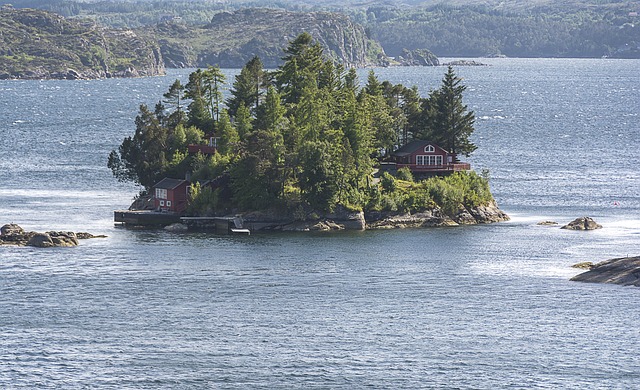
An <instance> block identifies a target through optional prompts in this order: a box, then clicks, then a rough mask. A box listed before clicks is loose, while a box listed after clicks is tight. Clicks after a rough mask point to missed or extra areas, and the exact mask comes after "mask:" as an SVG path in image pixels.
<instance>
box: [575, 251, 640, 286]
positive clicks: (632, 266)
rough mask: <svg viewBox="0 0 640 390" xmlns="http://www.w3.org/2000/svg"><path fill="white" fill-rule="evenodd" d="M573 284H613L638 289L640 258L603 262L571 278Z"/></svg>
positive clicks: (639, 284)
mask: <svg viewBox="0 0 640 390" xmlns="http://www.w3.org/2000/svg"><path fill="white" fill-rule="evenodd" d="M571 280H572V281H575V282H588V283H613V284H619V285H622V286H636V287H640V256H637V257H622V258H618V259H611V260H607V261H603V262H601V263H598V264H596V265H594V266H592V267H591V269H590V270H589V271H587V272H583V273H581V274H579V275H576V276H574V277H573V278H571Z"/></svg>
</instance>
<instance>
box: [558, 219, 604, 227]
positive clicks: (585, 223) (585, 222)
mask: <svg viewBox="0 0 640 390" xmlns="http://www.w3.org/2000/svg"><path fill="white" fill-rule="evenodd" d="M560 229H567V230H595V229H602V225H599V224H597V223H596V221H594V220H593V219H592V218H590V217H581V218H576V219H574V220H573V221H571V222H569V223H568V224H567V225H564V226H563V227H561V228H560Z"/></svg>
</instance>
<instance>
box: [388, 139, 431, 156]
mask: <svg viewBox="0 0 640 390" xmlns="http://www.w3.org/2000/svg"><path fill="white" fill-rule="evenodd" d="M427 145H433V146H435V147H437V148H440V147H439V146H438V145H436V144H434V143H433V142H430V141H425V140H420V139H417V140H414V141H411V142H409V143H408V144H406V145H405V146H403V147H401V148H400V149H398V150H396V151H395V152H393V155H394V156H398V157H404V156H408V155H410V154H411V153H413V152H415V151H416V150H418V149H421V148H424V147H425V146H427Z"/></svg>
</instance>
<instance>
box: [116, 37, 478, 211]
mask: <svg viewBox="0 0 640 390" xmlns="http://www.w3.org/2000/svg"><path fill="white" fill-rule="evenodd" d="M284 59H285V63H284V64H283V65H282V67H280V68H278V69H276V70H275V71H274V72H272V73H271V72H267V71H265V70H264V69H262V64H261V62H260V60H259V58H253V59H252V60H250V61H249V62H248V63H247V65H246V66H245V67H244V68H243V69H242V71H241V72H240V73H239V74H238V75H237V76H235V80H234V82H233V85H232V87H231V89H230V96H231V97H230V98H229V99H228V100H227V101H226V108H225V107H223V106H222V100H221V98H220V91H221V90H222V88H223V83H224V75H223V74H222V73H221V72H220V70H219V68H217V67H212V68H209V69H207V70H200V69H199V70H196V71H195V72H193V73H192V74H191V75H190V76H189V82H188V83H187V84H186V85H185V86H182V85H181V84H180V83H179V82H177V81H176V82H175V83H173V84H172V85H171V87H170V88H169V91H168V92H167V93H166V94H165V95H164V97H165V99H166V100H165V102H166V104H167V106H166V107H165V106H164V105H163V104H161V103H159V104H158V106H157V107H156V110H155V111H150V110H149V109H148V108H147V107H145V106H141V107H140V114H139V115H138V117H137V119H136V133H135V135H134V136H133V137H127V138H125V140H124V141H123V143H122V145H120V147H119V149H118V150H114V151H112V152H111V154H110V156H109V162H108V166H109V167H110V168H111V170H112V171H113V174H114V175H115V176H116V177H117V178H118V179H120V180H128V181H134V182H136V183H139V184H141V185H142V186H144V187H145V188H146V189H150V188H151V187H152V186H153V184H155V182H157V181H158V180H159V179H161V178H162V177H164V176H173V177H184V176H185V174H187V173H189V174H190V175H191V177H192V181H197V182H201V183H204V182H205V181H207V180H208V181H213V182H214V183H217V184H216V186H214V187H213V188H212V190H205V189H202V188H200V187H197V190H196V192H197V193H198V194H202V195H201V196H204V197H206V199H207V201H206V202H205V201H203V200H202V199H198V200H194V204H198V205H199V206H198V207H199V209H203V210H205V209H206V210H209V211H208V212H213V213H215V212H221V213H222V212H224V211H225V210H230V209H236V210H237V209H241V210H260V209H264V208H269V207H283V208H288V209H291V208H296V207H303V208H310V209H313V210H319V211H331V210H333V209H334V208H335V207H336V206H338V205H340V206H343V207H346V208H349V209H356V210H362V209H365V208H373V209H375V208H380V207H382V208H385V207H387V208H390V207H391V208H392V206H390V205H395V206H394V207H396V208H397V207H401V208H410V207H416V204H418V203H419V202H418V201H417V200H416V199H421V201H420V202H422V203H421V204H423V205H426V204H429V202H432V201H433V199H432V197H431V195H428V194H427V193H426V192H425V193H424V194H423V195H420V196H418V195H416V196H417V197H416V196H413V197H409V196H408V195H407V194H406V193H404V194H403V195H397V194H395V195H393V194H391V193H390V192H389V191H388V189H389V188H390V187H389V186H388V185H387V186H386V187H385V188H386V190H385V191H386V192H385V191H382V190H380V189H378V187H377V184H376V183H375V180H373V176H372V174H373V173H374V172H375V171H376V170H377V166H378V164H379V162H380V161H382V160H383V159H384V158H385V156H388V154H389V153H390V152H392V151H393V150H395V149H397V148H399V147H401V146H403V145H404V144H406V143H407V142H409V141H411V140H413V139H420V137H428V140H430V141H432V142H435V143H439V144H440V146H442V147H443V148H445V149H448V150H449V151H451V152H455V153H460V154H464V155H469V154H470V153H471V152H473V150H474V149H475V145H473V143H472V142H471V140H470V136H471V134H472V132H473V123H474V114H473V112H471V111H468V109H467V107H466V106H465V105H463V104H462V93H463V92H464V90H465V87H464V86H463V85H462V84H461V79H460V78H458V77H457V76H456V75H455V72H454V70H453V68H449V69H448V71H447V73H446V75H445V76H444V79H443V81H442V85H441V86H440V88H439V89H436V90H434V91H432V92H431V93H430V94H429V96H428V97H425V98H421V97H420V96H419V95H418V92H417V88H415V87H412V88H407V87H405V86H403V85H393V84H391V83H389V82H387V81H384V82H380V81H379V80H378V79H377V77H376V75H375V73H374V72H373V71H372V72H370V74H369V76H368V79H367V83H366V85H365V86H364V87H363V88H359V87H358V80H357V75H356V74H355V71H354V70H353V69H349V70H345V69H344V68H343V67H342V66H336V65H334V64H333V62H331V61H330V60H326V59H325V58H324V57H323V53H322V49H321V48H320V46H319V45H318V44H317V43H315V42H314V41H313V39H312V38H311V36H310V35H309V34H307V33H303V34H301V35H300V36H298V37H297V38H296V39H294V40H293V41H291V43H290V46H289V47H288V48H287V49H286V50H285V57H284ZM205 134H206V135H207V137H205ZM210 138H213V139H215V140H216V146H217V152H216V153H215V154H213V155H203V154H201V153H197V154H193V153H192V154H189V153H188V151H187V146H188V145H189V144H204V143H207V142H208V140H209V139H210ZM400 177H403V178H407V177H411V175H410V174H409V175H407V174H406V172H404V173H403V175H402V176H400ZM465 180H466V179H465ZM386 183H387V184H388V183H389V180H387V181H386ZM398 188H400V187H398ZM211 191H213V192H211ZM402 191H405V192H406V189H404V190H402ZM419 191H423V192H424V191H426V190H425V189H424V188H423V189H422V190H419ZM433 193H434V194H435V192H433ZM425 194H426V195H425ZM396 195H397V196H401V198H402V197H403V198H402V199H404V200H397V199H396V200H393V201H390V200H388V201H383V200H382V199H387V198H388V197H391V196H394V197H397V196H396ZM385 197H386V198H385ZM207 202H213V203H215V204H208V205H205V204H206V203H207ZM381 202H382V203H381ZM385 202H386V203H385ZM383 204H386V206H382V205H383ZM398 204H400V205H404V206H398ZM205 206H206V207H205Z"/></svg>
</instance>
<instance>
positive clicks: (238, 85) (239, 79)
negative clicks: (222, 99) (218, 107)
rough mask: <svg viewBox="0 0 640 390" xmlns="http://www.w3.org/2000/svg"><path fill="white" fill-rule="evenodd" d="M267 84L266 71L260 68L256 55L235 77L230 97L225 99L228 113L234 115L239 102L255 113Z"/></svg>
mask: <svg viewBox="0 0 640 390" xmlns="http://www.w3.org/2000/svg"><path fill="white" fill-rule="evenodd" d="M267 85H268V80H267V73H266V72H265V71H264V69H263V68H262V61H261V60H260V58H259V57H257V56H256V57H253V58H252V59H251V60H249V62H247V64H246V65H245V66H244V67H243V68H242V70H240V73H239V74H238V75H236V77H235V81H234V83H233V88H232V89H231V91H230V93H231V98H229V99H228V100H227V108H228V110H229V115H231V116H232V117H235V116H236V113H237V111H238V109H239V107H240V105H241V104H244V105H245V107H246V108H248V109H250V110H251V111H252V112H253V113H254V114H255V113H256V111H257V109H258V106H259V105H260V100H261V97H262V95H263V91H264V89H265V88H266V86H267Z"/></svg>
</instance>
